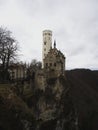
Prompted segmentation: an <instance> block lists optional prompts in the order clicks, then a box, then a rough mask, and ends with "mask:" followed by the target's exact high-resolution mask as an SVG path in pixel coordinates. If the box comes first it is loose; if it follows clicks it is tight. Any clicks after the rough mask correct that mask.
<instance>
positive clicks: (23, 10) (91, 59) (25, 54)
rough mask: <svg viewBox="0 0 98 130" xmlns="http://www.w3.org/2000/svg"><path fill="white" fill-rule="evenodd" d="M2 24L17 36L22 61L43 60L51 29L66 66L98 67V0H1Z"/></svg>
mask: <svg viewBox="0 0 98 130" xmlns="http://www.w3.org/2000/svg"><path fill="white" fill-rule="evenodd" d="M0 26H3V27H7V28H8V30H10V31H12V33H13V36H14V37H15V38H16V39H17V40H18V42H19V44H20V50H21V54H22V56H21V59H22V60H23V61H27V62H29V61H31V59H37V60H40V61H41V59H42V31H43V30H45V29H50V30H52V31H53V40H54V39H56V43H57V48H58V49H60V50H61V51H62V52H63V53H64V54H65V56H66V68H67V69H74V68H90V69H98V0H0Z"/></svg>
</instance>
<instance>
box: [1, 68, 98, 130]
mask: <svg viewBox="0 0 98 130" xmlns="http://www.w3.org/2000/svg"><path fill="white" fill-rule="evenodd" d="M35 88H37V87H36V86H35ZM31 91H32V92H31ZM29 92H30V93H29ZM31 93H32V94H31ZM97 124H98V71H91V70H86V69H76V70H70V71H66V78H65V77H63V76H60V77H58V78H49V79H47V81H46V87H45V90H44V91H43V90H40V89H38V88H37V89H34V90H33V89H31V90H30V91H28V95H27V96H26V95H22V96H21V95H17V94H16V91H13V90H12V89H11V85H7V86H2V85H0V130H13V129H14V130H22V129H23V130H27V129H28V130H36V129H37V130H50V129H51V130H65V129H67V130H77V129H78V130H98V125H97Z"/></svg>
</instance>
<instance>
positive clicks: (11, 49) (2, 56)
mask: <svg viewBox="0 0 98 130" xmlns="http://www.w3.org/2000/svg"><path fill="white" fill-rule="evenodd" d="M11 34H12V33H11V32H10V31H9V30H7V29H6V28H2V27H0V64H1V68H2V71H4V72H5V71H6V72H7V71H8V68H9V64H10V62H11V61H12V60H15V59H16V58H17V54H18V53H17V52H18V42H17V41H16V40H15V38H13V37H12V35H11Z"/></svg>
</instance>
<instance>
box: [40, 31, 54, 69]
mask: <svg viewBox="0 0 98 130" xmlns="http://www.w3.org/2000/svg"><path fill="white" fill-rule="evenodd" d="M51 47H52V31H51V30H44V31H43V47H42V68H44V63H43V60H44V58H45V56H46V55H47V54H48V52H49V50H50V48H51Z"/></svg>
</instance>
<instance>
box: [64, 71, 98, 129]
mask: <svg viewBox="0 0 98 130" xmlns="http://www.w3.org/2000/svg"><path fill="white" fill-rule="evenodd" d="M66 75H67V81H68V83H69V85H70V95H71V97H72V100H73V102H74V104H75V106H76V108H77V111H78V115H79V125H80V128H81V130H82V129H83V130H98V125H97V122H98V71H91V70H86V69H76V70H71V71H67V72H66Z"/></svg>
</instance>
